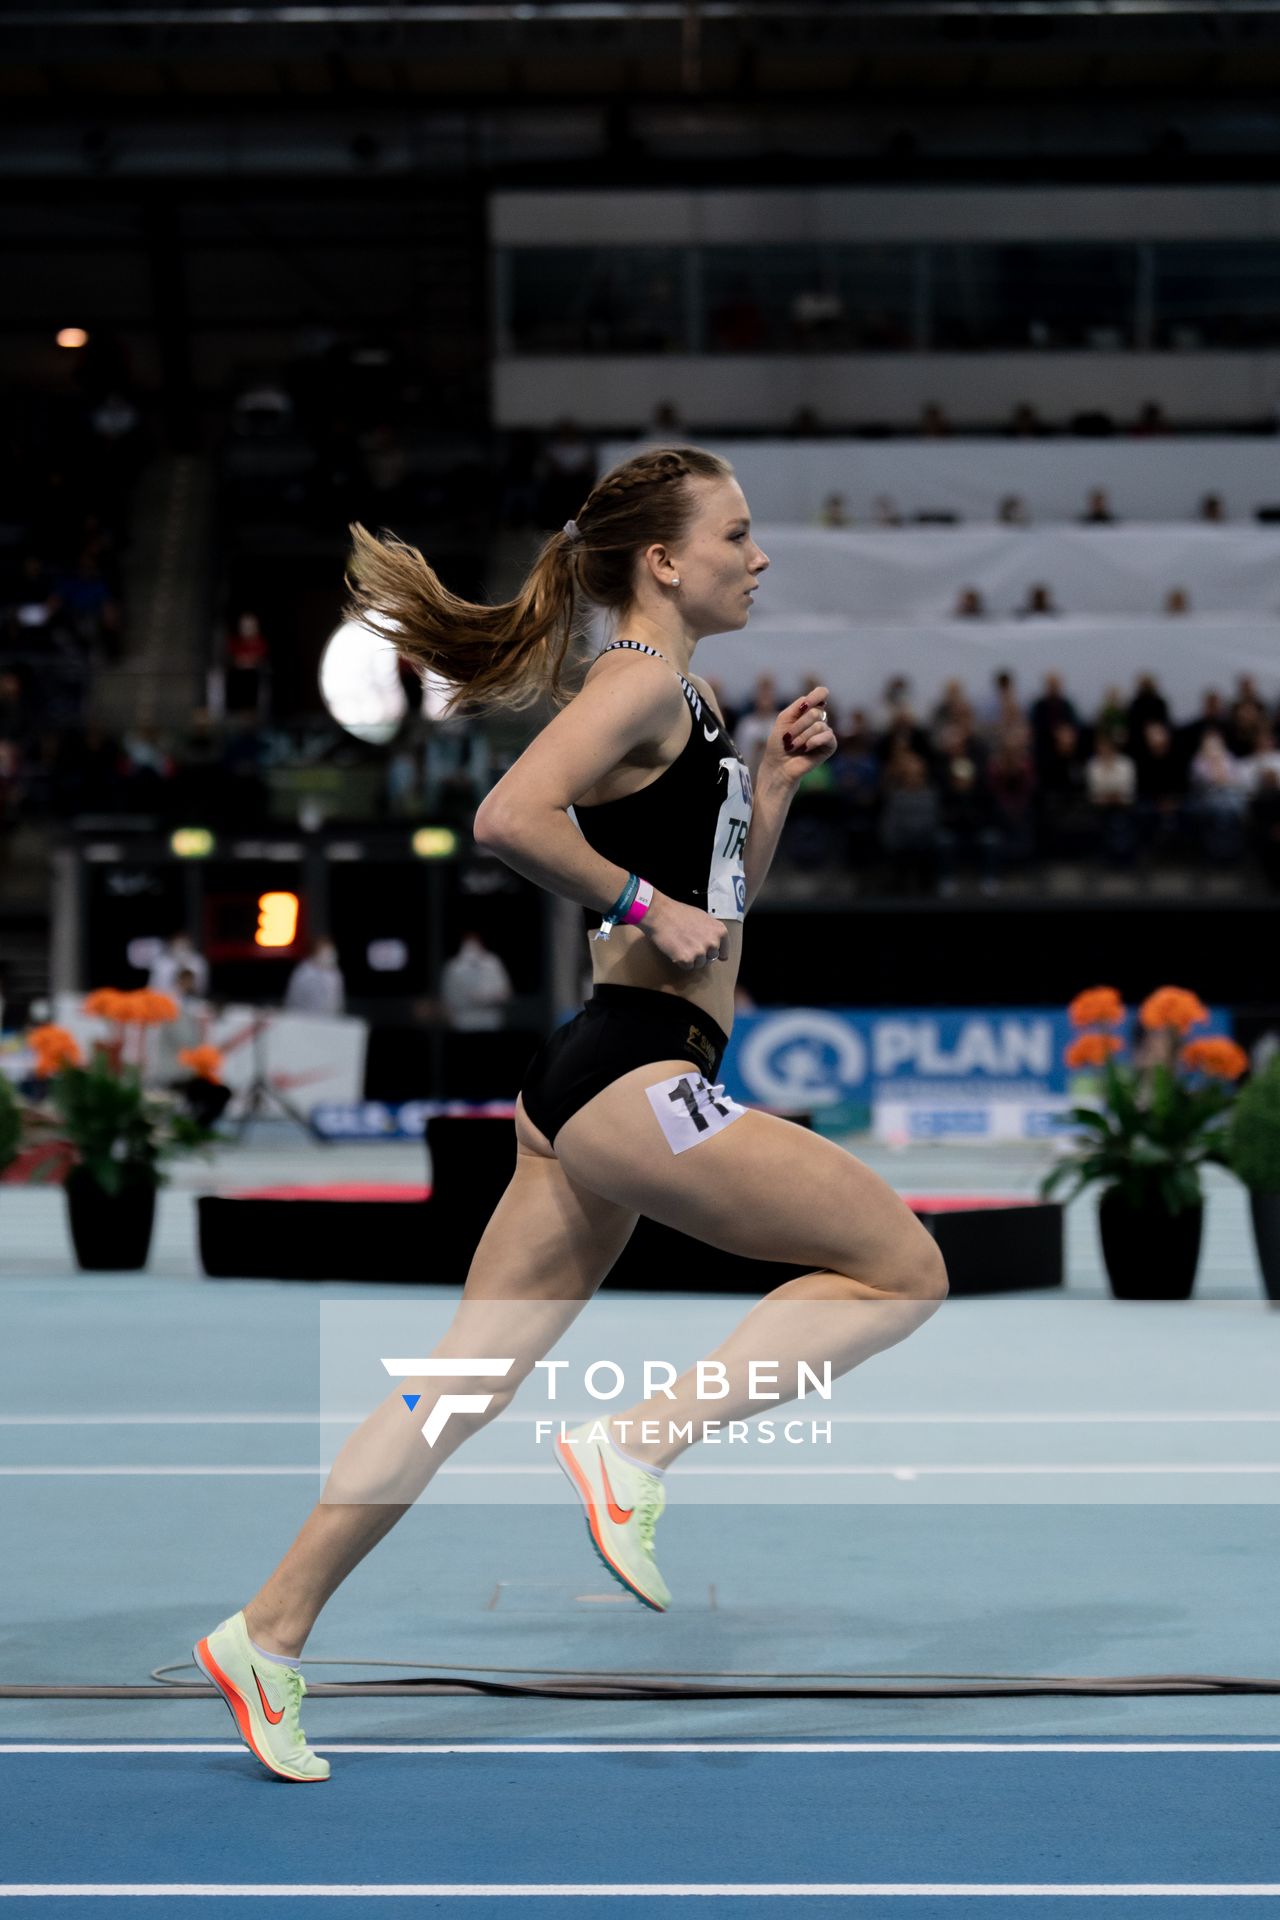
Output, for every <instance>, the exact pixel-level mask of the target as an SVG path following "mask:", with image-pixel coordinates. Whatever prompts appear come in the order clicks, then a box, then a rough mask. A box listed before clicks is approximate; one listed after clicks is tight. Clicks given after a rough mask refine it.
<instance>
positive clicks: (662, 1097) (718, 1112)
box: [645, 1071, 746, 1153]
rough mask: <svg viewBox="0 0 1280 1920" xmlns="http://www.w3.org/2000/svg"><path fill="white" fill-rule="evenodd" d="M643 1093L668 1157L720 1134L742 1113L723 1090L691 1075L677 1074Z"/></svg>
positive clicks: (743, 1108) (692, 1073) (699, 1076)
mask: <svg viewBox="0 0 1280 1920" xmlns="http://www.w3.org/2000/svg"><path fill="white" fill-rule="evenodd" d="M645 1092H646V1093H647V1094H648V1096H649V1105H650V1106H651V1107H652V1108H653V1110H654V1112H655V1113H656V1114H657V1116H658V1125H659V1126H660V1127H661V1128H662V1132H663V1135H664V1137H665V1139H666V1142H667V1145H668V1146H669V1147H670V1149H671V1151H672V1153H685V1152H687V1151H688V1149H689V1148H690V1147H696V1146H697V1144H698V1142H699V1141H700V1140H710V1138H711V1136H712V1135H713V1134H716V1133H723V1132H724V1130H725V1128H726V1127H727V1126H728V1125H729V1124H730V1122H731V1121H734V1120H740V1119H741V1118H742V1116H743V1114H744V1113H745V1112H746V1108H745V1107H740V1106H739V1105H738V1103H737V1101H736V1100H734V1099H731V1098H730V1096H729V1095H728V1094H727V1093H726V1092H725V1090H724V1088H723V1087H719V1086H712V1085H711V1083H710V1082H709V1081H707V1080H704V1079H703V1077H702V1075H701V1074H700V1073H696V1072H693V1071H690V1072H689V1073H680V1074H677V1075H676V1077H675V1079H674V1080H660V1081H659V1082H658V1084H657V1086H656V1087H646V1088H645Z"/></svg>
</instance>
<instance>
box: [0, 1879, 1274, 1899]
mask: <svg viewBox="0 0 1280 1920" xmlns="http://www.w3.org/2000/svg"><path fill="white" fill-rule="evenodd" d="M1277 1894H1280V1881H1277V1882H1275V1883H1274V1884H1272V1883H1267V1882H1261V1883H1260V1882H1248V1881H1246V1882H1237V1883H1235V1884H1230V1883H1211V1882H1204V1881H1195V1880H1192V1881H1187V1882H1181V1883H1177V1882H1167V1883H1163V1884H1162V1883H1159V1882H1155V1883H1152V1882H1141V1881H1134V1882H1123V1881H1121V1882H1104V1883H1101V1884H1082V1883H1078V1882H1071V1881H1068V1882H1066V1883H1065V1884H1062V1885H1052V1884H1049V1885H1034V1884H1023V1885H1008V1884H1006V1883H1004V1882H1001V1881H996V1882H992V1881H974V1882H970V1883H968V1884H965V1883H949V1882H943V1883H941V1884H930V1883H921V1884H914V1885H913V1884H910V1883H907V1884H902V1883H892V1882H890V1883H875V1882H868V1881H832V1882H828V1883H826V1884H820V1883H817V1882H813V1883H808V1882H801V1883H799V1884H795V1883H787V1882H763V1883H748V1882H742V1881H739V1882H737V1883H735V1882H733V1881H728V1882H725V1883H723V1884H720V1885H716V1884H714V1883H711V1884H708V1883H703V1882H699V1881H694V1882H690V1883H684V1884H682V1883H680V1882H669V1883H667V1884H665V1885H662V1884H659V1885H635V1886H628V1885H626V1884H623V1883H613V1884H610V1883H608V1882H603V1883H597V1884H595V1885H590V1886H571V1885H565V1884H563V1883H557V1884H550V1885H527V1886H526V1885H509V1884H508V1885H491V1886H472V1885H449V1884H442V1883H436V1884H428V1885H423V1884H418V1885H401V1886H371V1885H369V1884H368V1883H367V1882H366V1883H363V1884H359V1883H357V1884H351V1885H344V1886H338V1885H324V1884H321V1885H318V1886H316V1885H313V1886H282V1885H281V1884H280V1883H279V1882H267V1883H266V1884H264V1885H256V1886H244V1885H242V1886H234V1885H214V1886H200V1885H183V1884H182V1883H181V1882H176V1883H173V1884H167V1885H159V1884H156V1883H154V1882H152V1883H148V1882H146V1881H142V1882H140V1883H134V1884H132V1885H128V1884H126V1885H116V1886H111V1885H105V1886H88V1885H84V1884H77V1883H75V1882H69V1883H64V1884H63V1885H60V1886H39V1885H27V1886H0V1899H2V1898H7V1899H17V1900H39V1899H55V1900H59V1899H60V1900H66V1899H73V1900H74V1899H81V1900H92V1899H99V1900H100V1899H113V1898H127V1899H139V1898H144V1899H145V1898H146V1897H148V1896H150V1897H152V1898H154V1899H161V1900H237V1899H238V1900H263V1899H271V1898H273V1897H274V1898H277V1899H281V1900H351V1899H355V1898H361V1899H383V1900H429V1899H435V1900H574V1899H579V1900H634V1899H641V1900H689V1899H699V1898H701V1899H707V1900H726V1899H736V1900H744V1899H749V1900H769V1899H772V1900H810V1899H828V1900H830V1899H840V1900H885V1899H890V1900H892V1899H904V1900H975V1899H977V1900H984V1899H985V1900H1009V1899H1014V1900H1048V1899H1058V1900H1061V1899H1078V1900H1106V1899H1118V1900H1196V1899H1201V1900H1224V1899H1274V1898H1275V1897H1276V1895H1277Z"/></svg>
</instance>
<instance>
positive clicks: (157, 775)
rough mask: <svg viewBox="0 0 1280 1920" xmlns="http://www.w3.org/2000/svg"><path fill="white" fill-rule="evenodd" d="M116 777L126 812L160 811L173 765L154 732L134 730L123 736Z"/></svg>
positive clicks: (146, 729) (153, 730)
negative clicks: (124, 794)
mask: <svg viewBox="0 0 1280 1920" xmlns="http://www.w3.org/2000/svg"><path fill="white" fill-rule="evenodd" d="M120 773H121V777H122V779H123V781H124V783H125V788H126V792H127V796H128V802H129V810H131V811H132V812H135V813H148V812H155V811H163V810H164V803H165V787H166V785H167V783H168V782H169V781H170V780H171V779H172V778H173V773H174V763H173V759H172V757H171V755H170V754H169V752H168V751H167V749H166V748H165V745H164V742H163V741H162V740H161V738H160V733H159V730H158V728H156V727H153V726H149V725H148V726H137V727H133V728H132V729H131V730H130V731H129V732H128V733H126V735H125V737H124V742H123V751H122V753H121V756H120Z"/></svg>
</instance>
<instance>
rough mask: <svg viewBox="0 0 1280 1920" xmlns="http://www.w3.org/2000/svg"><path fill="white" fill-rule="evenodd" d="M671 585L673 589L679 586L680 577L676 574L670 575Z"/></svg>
mask: <svg viewBox="0 0 1280 1920" xmlns="http://www.w3.org/2000/svg"><path fill="white" fill-rule="evenodd" d="M671 584H672V586H673V587H678V586H679V585H680V575H679V574H678V573H673V574H672V576H671Z"/></svg>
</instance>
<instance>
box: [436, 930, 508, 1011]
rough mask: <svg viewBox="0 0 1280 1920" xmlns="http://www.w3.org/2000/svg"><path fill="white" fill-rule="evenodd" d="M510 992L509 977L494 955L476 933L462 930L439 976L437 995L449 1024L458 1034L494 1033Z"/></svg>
mask: <svg viewBox="0 0 1280 1920" xmlns="http://www.w3.org/2000/svg"><path fill="white" fill-rule="evenodd" d="M512 991H513V989H512V985H511V976H510V974H509V973H508V972H507V969H506V967H505V966H504V965H503V963H502V961H501V959H500V958H499V957H498V955H497V954H496V953H493V952H491V951H490V949H489V948H488V947H487V946H486V945H485V943H484V941H483V940H482V939H481V938H480V935H479V934H478V933H475V932H474V931H473V932H468V933H464V934H463V936H462V944H461V946H460V947H459V948H458V951H457V952H456V953H455V954H454V956H453V958H452V959H451V960H446V962H445V964H444V969H443V971H442V973H441V976H440V997H441V999H442V1000H443V1002H444V1007H445V1012H446V1013H447V1015H448V1018H449V1024H450V1025H451V1026H452V1027H454V1028H456V1029H457V1031H458V1032H460V1033H493V1032H496V1031H497V1029H498V1028H499V1027H501V1026H502V1024H503V1021H504V1019H505V1009H506V1006H507V1003H508V1001H509V1000H510V999H511V997H512Z"/></svg>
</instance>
